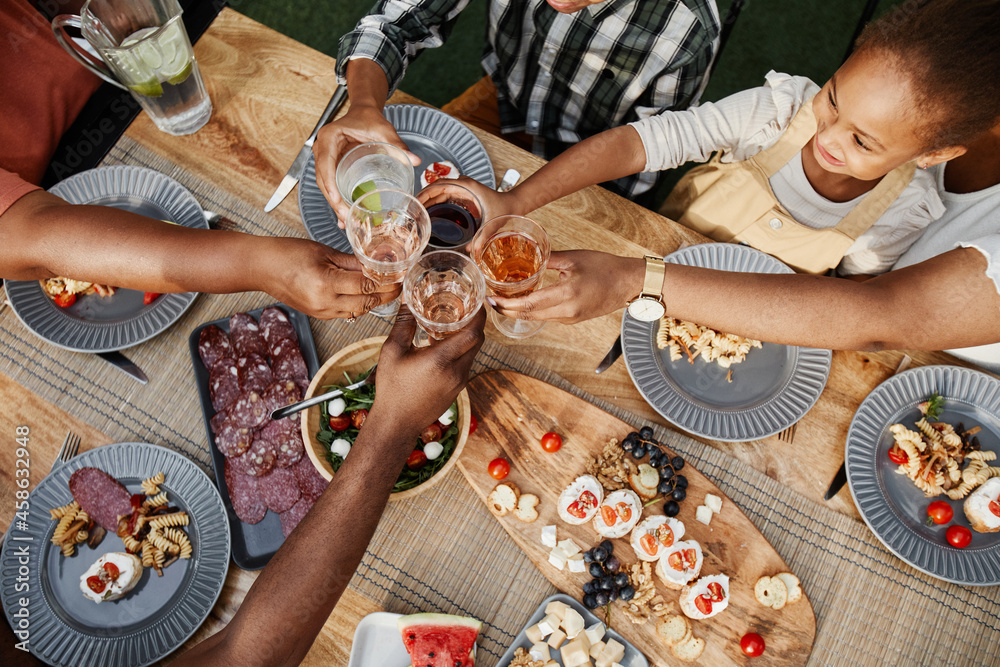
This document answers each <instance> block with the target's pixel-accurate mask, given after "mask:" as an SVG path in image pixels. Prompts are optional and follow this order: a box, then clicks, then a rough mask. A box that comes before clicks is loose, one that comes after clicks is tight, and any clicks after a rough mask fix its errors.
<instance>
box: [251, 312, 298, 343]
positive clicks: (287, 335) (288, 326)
mask: <svg viewBox="0 0 1000 667" xmlns="http://www.w3.org/2000/svg"><path fill="white" fill-rule="evenodd" d="M260 331H261V334H262V335H263V336H264V342H266V343H267V346H268V347H269V348H271V349H274V346H275V344H277V343H278V341H280V340H284V339H289V340H292V341H294V343H295V344H296V345H298V344H299V337H298V335H296V333H295V327H294V326H292V322H291V320H289V319H288V316H287V315H285V313H284V312H283V311H282V310H281V309H280V308H275V307H274V306H272V307H270V308H265V309H264V312H262V313H261V314H260Z"/></svg>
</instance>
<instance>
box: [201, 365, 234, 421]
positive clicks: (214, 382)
mask: <svg viewBox="0 0 1000 667" xmlns="http://www.w3.org/2000/svg"><path fill="white" fill-rule="evenodd" d="M208 392H209V395H210V396H211V397H212V407H213V408H215V411H216V412H221V411H222V410H225V409H226V408H227V407H229V406H230V405H231V404H232V403H233V402H235V401H236V399H237V398H239V397H240V382H239V376H238V373H237V368H236V360H235V359H233V358H232V357H222V358H221V359H219V360H218V361H216V362H215V365H214V366H212V371H211V373H210V374H209V376H208Z"/></svg>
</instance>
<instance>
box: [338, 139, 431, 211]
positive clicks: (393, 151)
mask: <svg viewBox="0 0 1000 667" xmlns="http://www.w3.org/2000/svg"><path fill="white" fill-rule="evenodd" d="M413 180H414V172H413V165H411V164H410V160H409V158H407V157H406V153H404V152H403V151H402V150H400V149H399V148H397V147H395V146H393V145H392V144H384V143H381V142H378V141H373V142H371V143H367V144H361V145H360V146H357V147H355V148H353V149H351V150H350V151H349V152H348V153H347V154H346V155H345V156H344V157H343V158H341V160H340V163H339V164H337V190H338V191H339V192H340V196H341V198H342V199H343V200H344V203H345V204H347V205H348V206H350V205H351V204H353V203H354V202H355V201H357V200H358V199H359V198H360V197H362V196H364V195H366V194H368V193H369V192H374V191H375V190H386V189H388V190H401V191H403V192H405V193H407V194H413Z"/></svg>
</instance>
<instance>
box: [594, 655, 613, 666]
mask: <svg viewBox="0 0 1000 667" xmlns="http://www.w3.org/2000/svg"><path fill="white" fill-rule="evenodd" d="M594 665H595V667H611V661H610V660H607V659H606V658H602V657H598V658H597V660H596V661H595V662H594Z"/></svg>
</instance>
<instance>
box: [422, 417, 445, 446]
mask: <svg viewBox="0 0 1000 667" xmlns="http://www.w3.org/2000/svg"><path fill="white" fill-rule="evenodd" d="M420 440H421V441H422V442H423V443H424V444H425V445H426V444H427V443H428V442H441V427H440V426H438V425H437V422H435V423H433V424H431V425H430V426H428V427H427V428H425V429H424V430H423V431H421V432H420Z"/></svg>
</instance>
